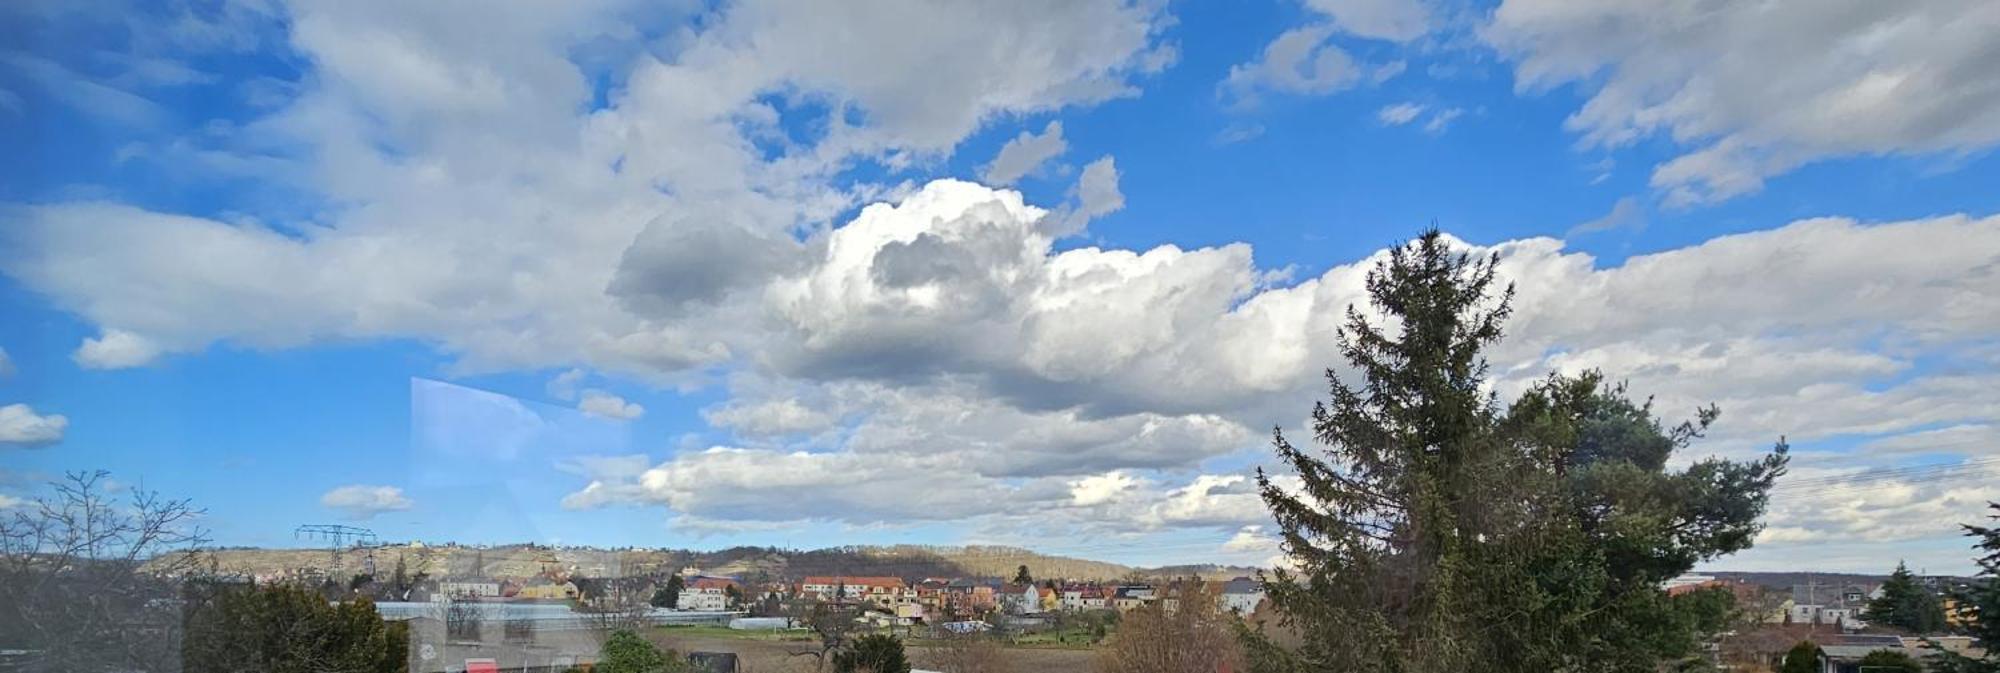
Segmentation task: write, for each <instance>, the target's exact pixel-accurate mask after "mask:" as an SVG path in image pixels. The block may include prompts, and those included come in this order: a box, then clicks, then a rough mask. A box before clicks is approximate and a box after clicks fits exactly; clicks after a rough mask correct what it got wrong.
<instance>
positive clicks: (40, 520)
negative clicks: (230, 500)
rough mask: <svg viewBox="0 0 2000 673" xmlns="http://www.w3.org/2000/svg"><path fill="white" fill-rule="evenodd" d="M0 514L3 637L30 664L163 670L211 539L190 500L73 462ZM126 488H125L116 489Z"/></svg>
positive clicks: (33, 667) (34, 667) (31, 667)
mask: <svg viewBox="0 0 2000 673" xmlns="http://www.w3.org/2000/svg"><path fill="white" fill-rule="evenodd" d="M50 490H51V492H50V493H49V494H47V495H43V496H41V497H37V498H35V499H34V500H33V501H31V502H28V503H25V504H24V505H22V506H19V507H15V508H13V510H12V511H11V512H8V513H7V514H6V516H4V517H0V595H4V596H6V597H7V598H6V600H4V601H0V646H4V647H7V648H9V649H16V650H22V651H24V652H25V653H26V655H25V658H24V661H23V664H22V670H26V671H79V672H90V671H161V670H167V668H169V667H174V662H177V661H178V659H179V657H178V656H177V649H178V647H179V641H180V613H179V608H178V605H179V601H178V595H177V587H178V586H179V582H180V580H181V579H182V578H184V577H186V576H187V575H189V574H191V573H193V572H196V571H197V570H198V569H200V568H201V567H202V566H201V563H200V560H199V557H198V554H199V550H200V548H201V547H202V545H204V544H205V543H206V542H207V537H206V534H205V531H204V530H203V529H202V528H201V527H200V526H199V525H197V524H196V520H197V519H199V517H200V516H201V515H202V514H203V511H202V510H200V509H196V508H195V507H194V506H193V505H192V504H191V501H189V500H173V499H168V498H164V497H161V496H160V495H159V494H158V493H156V492H154V491H150V490H147V489H145V488H141V487H134V488H123V487H118V486H116V485H115V484H114V483H113V482H112V481H111V480H110V474H109V473H107V472H103V471H94V472H72V473H69V474H67V475H65V477H64V479H63V480H62V481H58V482H54V483H51V484H50ZM120 491H122V492H123V497H117V496H116V495H114V494H116V493H119V492H120Z"/></svg>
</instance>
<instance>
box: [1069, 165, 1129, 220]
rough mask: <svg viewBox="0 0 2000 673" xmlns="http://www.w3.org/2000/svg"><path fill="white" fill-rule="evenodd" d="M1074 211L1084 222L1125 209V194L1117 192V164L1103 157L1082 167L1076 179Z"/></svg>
mask: <svg viewBox="0 0 2000 673" xmlns="http://www.w3.org/2000/svg"><path fill="white" fill-rule="evenodd" d="M1075 196H1076V204H1077V205H1076V211H1077V215H1078V216H1079V217H1082V218H1083V219H1085V220H1091V219H1096V218H1099V217H1103V216H1105V215H1109V214H1111V213H1115V212H1118V209H1120V208H1124V207H1125V194H1124V193H1123V192H1120V191H1118V164H1117V162H1115V161H1114V160H1113V159H1112V158H1111V157H1103V158H1100V159H1098V160H1096V161H1092V162H1090V163H1089V164H1088V165H1086V166H1084V167H1083V175H1081V176H1078V177H1077V179H1076V194H1075Z"/></svg>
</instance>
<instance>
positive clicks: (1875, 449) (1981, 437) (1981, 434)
mask: <svg viewBox="0 0 2000 673" xmlns="http://www.w3.org/2000/svg"><path fill="white" fill-rule="evenodd" d="M1862 449H1863V450H1864V451H1866V452H1867V453H1868V454H1869V455H1872V456H1894V455H1898V454H1901V455H1923V454H1957V455H1961V456H1967V457H1976V456H2000V424H1991V423H1963V424H1958V425H1951V426H1947V427H1942V428H1936V429H1932V430H1919V431H1916V432H1910V433H1905V434H1900V435H1894V436H1890V437H1884V438H1881V439H1877V440H1875V441H1871V442H1869V443H1868V444H1866V445H1864V446H1863V447H1862Z"/></svg>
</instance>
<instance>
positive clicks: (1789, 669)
mask: <svg viewBox="0 0 2000 673" xmlns="http://www.w3.org/2000/svg"><path fill="white" fill-rule="evenodd" d="M1778 673H1819V646H1818V645H1814V644H1812V642H1811V641H1804V642H1800V643H1799V644H1797V645H1793V646H1792V649H1791V651H1789V652H1786V653H1785V663H1784V664H1783V665H1781V666H1779V667H1778Z"/></svg>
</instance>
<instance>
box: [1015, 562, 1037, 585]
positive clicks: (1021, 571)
mask: <svg viewBox="0 0 2000 673" xmlns="http://www.w3.org/2000/svg"><path fill="white" fill-rule="evenodd" d="M1014 583H1015V584H1034V583H1035V578H1034V576H1033V575H1029V574H1028V566H1027V565H1025V564H1024V565H1022V566H1021V567H1019V568H1015V569H1014Z"/></svg>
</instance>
